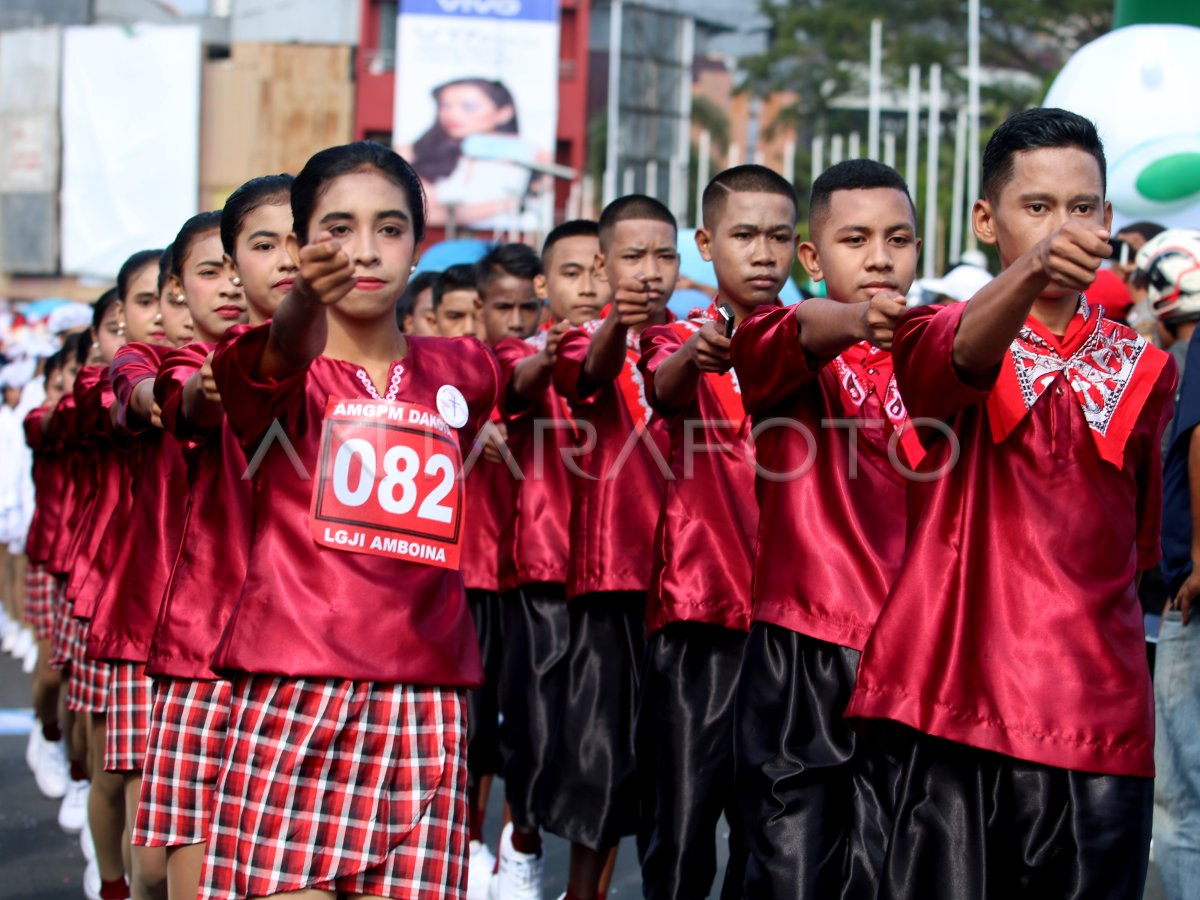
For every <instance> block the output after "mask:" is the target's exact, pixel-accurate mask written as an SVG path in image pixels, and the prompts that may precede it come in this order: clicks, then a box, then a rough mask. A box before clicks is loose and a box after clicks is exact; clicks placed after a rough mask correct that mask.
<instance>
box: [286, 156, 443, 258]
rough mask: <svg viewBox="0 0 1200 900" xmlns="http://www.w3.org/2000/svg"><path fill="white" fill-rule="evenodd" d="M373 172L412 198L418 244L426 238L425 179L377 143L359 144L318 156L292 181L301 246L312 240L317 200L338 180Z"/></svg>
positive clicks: (409, 201) (408, 197) (296, 229)
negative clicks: (346, 176) (356, 174)
mask: <svg viewBox="0 0 1200 900" xmlns="http://www.w3.org/2000/svg"><path fill="white" fill-rule="evenodd" d="M364 169H371V170H374V171H376V172H378V173H379V174H380V175H382V176H383V177H384V178H386V179H387V180H388V181H391V182H392V183H393V184H395V185H396V186H397V187H399V188H400V189H401V190H402V191H404V195H405V197H406V198H407V199H408V211H409V213H410V215H411V216H412V227H413V235H414V237H415V239H416V243H418V244H419V243H421V240H422V239H423V238H424V237H425V191H424V189H423V188H422V187H421V179H420V178H418V177H417V173H416V172H415V171H413V167H412V166H410V165H409V164H408V163H407V162H406V161H405V160H404V158H403V157H401V156H400V154H398V153H397V152H396V151H395V150H392V149H391V148H390V147H385V146H384V145H383V144H377V143H375V142H374V141H355V142H354V143H353V144H342V145H341V146H339V147H330V148H328V149H326V150H322V151H321V152H319V153H316V154H314V155H313V156H312V158H311V159H309V161H308V162H306V163H305V164H304V168H303V169H301V170H300V174H299V175H297V176H296V180H295V181H293V182H292V220H293V221H292V228H293V230H294V231H295V233H296V239H297V240H298V241H299V242H300V243H301V244H307V243H308V240H309V237H310V235H309V233H308V222H309V219H311V218H312V213H313V210H314V209H315V208H316V205H317V200H318V199H320V197H321V194H322V193H324V191H325V189H326V188H327V187H328V186H329V183H330V182H332V181H333V180H334V179H335V178H338V177H340V176H342V175H349V174H350V173H351V172H361V171H363V170H364Z"/></svg>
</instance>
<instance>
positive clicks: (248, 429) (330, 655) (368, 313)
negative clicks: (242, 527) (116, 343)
mask: <svg viewBox="0 0 1200 900" xmlns="http://www.w3.org/2000/svg"><path fill="white" fill-rule="evenodd" d="M291 198H292V213H293V220H294V229H295V235H294V237H289V248H290V252H292V254H293V256H294V258H295V259H296V260H297V264H298V266H299V272H298V274H297V277H296V281H295V285H294V287H293V289H292V290H291V291H290V292H289V293H288V295H287V297H286V298H284V300H283V301H282V302H281V304H280V306H279V308H278V310H277V311H276V314H275V317H274V319H273V320H272V321H271V322H270V323H269V324H264V325H260V326H258V327H257V328H252V329H249V330H248V331H247V332H246V333H245V334H243V335H241V336H239V337H238V338H237V339H236V340H234V341H232V342H230V343H227V344H225V345H223V346H222V347H221V348H220V349H218V351H217V353H216V355H215V357H214V359H213V364H212V368H213V376H214V387H215V390H216V392H217V393H219V395H220V396H221V398H222V400H223V404H224V407H225V413H226V416H227V418H228V422H229V425H230V427H231V428H232V429H233V431H234V433H235V434H236V435H237V436H238V438H239V439H240V441H241V443H242V446H243V448H244V449H245V451H246V456H247V458H248V460H249V463H248V471H249V474H250V475H251V477H252V478H253V480H254V485H253V488H252V499H251V504H252V507H251V508H252V515H251V521H252V523H253V524H252V534H251V541H250V554H249V558H248V560H247V571H246V579H245V583H244V586H243V588H242V590H241V594H240V596H239V598H238V600H237V603H236V604H235V606H234V609H233V612H232V613H231V615H230V619H229V622H228V624H227V626H226V628H225V632H224V634H223V636H222V638H221V641H220V643H219V644H218V646H217V649H216V652H215V655H214V658H213V668H214V670H215V671H217V672H218V673H223V674H226V675H227V676H228V677H229V678H230V680H231V686H232V707H231V710H230V723H229V736H228V739H227V745H226V758H225V762H224V764H223V766H222V769H221V773H220V776H219V778H218V782H217V792H216V802H215V810H214V816H213V822H212V826H211V829H210V833H209V843H208V849H207V853H206V858H205V873H204V879H203V882H204V883H203V887H202V889H201V896H202V897H205V898H234V897H247V896H253V897H262V898H267V897H275V896H279V895H282V894H293V893H295V892H303V893H301V894H299V895H298V896H302V897H304V898H331V897H336V896H339V895H340V896H346V897H351V898H383V897H414V896H419V897H422V898H437V897H446V898H459V897H461V896H462V893H463V890H464V888H465V884H466V858H467V802H466V801H467V791H466V765H465V762H466V760H465V749H466V748H465V735H466V723H465V712H464V710H465V700H464V695H465V691H466V689H468V688H470V687H473V686H475V685H477V684H479V683H480V681H481V680H482V674H483V673H482V667H481V665H480V660H479V650H478V646H477V644H476V640H475V633H474V628H473V626H472V624H471V618H470V614H469V612H468V609H467V605H466V599H465V594H464V590H463V582H462V578H461V576H460V574H459V572H458V571H457V556H458V551H459V546H458V538H459V534H460V532H461V513H462V485H461V481H460V480H459V477H458V469H459V466H460V464H461V460H462V458H463V457H464V456H465V455H466V453H465V452H464V451H469V449H470V446H469V445H470V442H471V441H472V440H473V439H474V435H475V432H476V429H477V428H478V427H479V426H480V425H482V423H483V422H484V421H485V420H486V418H487V416H488V414H489V413H490V411H491V409H492V408H493V406H494V405H495V403H496V398H497V393H498V384H499V373H498V367H497V365H496V362H495V360H494V359H493V357H492V355H491V354H490V352H489V351H488V350H487V349H486V348H485V347H484V346H483V345H482V344H481V343H480V342H479V341H477V340H475V339H474V338H457V339H437V338H417V337H407V338H406V337H405V336H404V335H403V334H401V332H400V329H399V326H398V325H397V322H396V315H395V306H396V302H397V300H398V299H399V297H400V294H401V293H402V292H403V290H404V287H405V284H406V283H407V281H408V276H409V273H410V271H411V269H412V267H413V263H414V262H415V260H416V255H417V247H418V246H419V244H420V241H421V238H422V236H423V232H424V226H425V204H424V196H423V194H422V191H421V186H420V180H419V179H418V178H417V176H416V174H415V173H414V172H413V170H412V168H411V167H410V166H409V165H408V163H406V162H405V161H404V160H403V159H401V158H400V157H399V156H398V155H396V154H395V153H394V152H393V151H391V150H389V149H387V148H385V147H383V146H381V145H378V144H373V143H368V142H359V143H354V144H349V145H346V146H342V147H333V148H330V149H327V150H323V151H321V152H320V153H318V154H316V155H315V156H314V157H312V159H310V160H309V162H308V163H307V164H306V165H305V167H304V169H303V171H302V172H301V173H300V174H299V175H298V176H297V177H296V180H295V183H294V184H293V186H292V195H291Z"/></svg>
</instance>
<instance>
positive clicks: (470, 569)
mask: <svg viewBox="0 0 1200 900" xmlns="http://www.w3.org/2000/svg"><path fill="white" fill-rule="evenodd" d="M491 419H492V422H493V423H495V422H498V421H499V420H500V417H499V414H498V413H496V412H493V413H492V416H491ZM472 452H474V450H473V451H472ZM463 462H464V463H465V462H466V459H465V458H464V460H463ZM514 493H515V486H514V483H513V478H512V473H511V472H509V469H508V466H507V465H505V464H504V463H502V462H499V463H497V462H492V461H491V460H489V459H488V458H487V457H485V456H484V455H483V453H482V451H480V452H479V453H478V454H477V455H476V458H475V462H474V464H473V465H472V466H471V471H470V472H468V473H467V483H466V486H465V494H466V495H465V498H464V499H465V501H466V512H465V514H464V516H463V548H462V568H461V571H462V577H463V586H464V587H466V588H467V589H468V590H477V591H493V592H494V591H499V590H500V535H501V534H502V533H503V531H504V530H505V529H506V528H507V527H508V525H509V521H510V520H511V519H512V516H513V495H514Z"/></svg>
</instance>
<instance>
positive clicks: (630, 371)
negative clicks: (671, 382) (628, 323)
mask: <svg viewBox="0 0 1200 900" xmlns="http://www.w3.org/2000/svg"><path fill="white" fill-rule="evenodd" d="M611 311H612V304H611V303H610V304H609V305H608V306H606V307H604V309H602V310H601V311H600V318H598V319H593V320H592V321H590V322H584V323H583V324H582V325H580V326H579V327H580V328H582V329H583V330H584V331H586V332H587V333H588V334H589V335H594V334H595V333H596V329H597V328H599V327H600V325H601V324H602V323H603V322H604V320H605V319H607V318H608V314H609V313H610V312H611ZM666 314H667V324H668V325H669V324H670V323H672V322H674V321H675V314H674V313H672V312H671V311H670V310H669V309H668V310H667V311H666ZM641 339H642V336H641V333H640V332H637V331H634V330H633V329H632V328H629V329H626V331H625V365H624V366H622V367H621V374H620V375H618V376H617V387H618V388H619V390H620V393H621V397H622V399H624V401H625V408H626V409H628V410H629V417H630V418H631V419H633V427H634V428H636V429H637V432H638V434H641V433H642V432H643V431H645V430H646V423H648V422H649V421H650V419H652V418H653V417H654V410H652V409H651V408H650V401H649V400H647V399H646V381H645V379H643V378H642V373H641V371H640V370H639V369H638V365H637V364H638V360H639V359H640V358H641V353H640V350H639V347H640V344H641Z"/></svg>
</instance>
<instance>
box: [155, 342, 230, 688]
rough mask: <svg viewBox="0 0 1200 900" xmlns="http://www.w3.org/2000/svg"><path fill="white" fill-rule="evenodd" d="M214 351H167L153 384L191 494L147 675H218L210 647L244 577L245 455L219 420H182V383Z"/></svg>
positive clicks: (207, 347) (198, 347) (199, 347)
mask: <svg viewBox="0 0 1200 900" xmlns="http://www.w3.org/2000/svg"><path fill="white" fill-rule="evenodd" d="M215 347H216V345H215V344H204V343H201V342H199V341H197V342H195V343H192V344H189V345H187V346H186V347H181V348H180V349H178V350H175V351H173V352H171V353H169V354H167V357H166V358H165V359H164V360H163V364H162V366H160V367H159V370H158V376H157V378H156V379H155V382H154V396H155V399H156V400H157V401H158V405H159V407H160V408H161V409H162V414H161V416H162V423H163V429H164V430H165V431H167V432H168V433H170V434H173V435H175V437H176V439H177V440H179V441H181V442H182V443H183V446H184V449H183V454H184V459H185V461H186V463H187V472H188V485H189V491H188V500H187V512H186V514H185V518H184V526H183V540H182V542H181V544H180V548H179V558H178V560H177V561H176V563H175V571H174V573H173V574H172V575H171V581H170V583H169V584H168V586H167V590H166V593H165V594H164V596H163V601H162V605H161V607H160V608H159V612H158V622H157V624H156V625H155V628H154V636H153V638H152V639H151V641H150V652H149V655H148V658H147V660H146V673H147V674H148V675H156V676H167V677H171V678H199V679H213V678H216V677H217V676H216V674H215V673H214V672H213V671H212V668H211V666H210V662H211V660H212V654H213V650H214V649H216V646H217V641H218V640H219V639H220V637H221V633H222V632H223V631H224V630H225V623H226V622H227V621H228V619H229V613H230V611H231V610H232V609H233V604H234V602H235V601H236V600H237V597H238V595H239V594H240V593H241V590H242V583H243V582H244V581H245V578H246V560H247V557H248V556H249V551H250V482H249V481H247V480H244V479H243V478H242V475H243V473H244V472H245V471H246V456H245V454H244V453H242V448H241V445H240V444H239V443H238V441H237V437H236V435H234V433H233V430H232V429H231V428H230V427H229V422H228V420H227V419H225V418H224V417H222V418H221V423H220V425H218V426H217V427H216V428H213V429H212V430H210V431H199V430H197V429H195V428H194V427H193V426H192V425H190V424H189V423H187V422H186V421H184V420H183V418H182V416H181V415H180V405H181V403H182V399H183V387H184V385H185V384H186V383H187V381H188V379H189V378H191V377H192V375H194V374H195V373H196V372H198V371H199V370H200V367H201V366H202V365H203V364H204V360H205V358H206V357H207V356H208V354H209V353H210V352H211V351H212V350H213V349H214V348H215Z"/></svg>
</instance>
